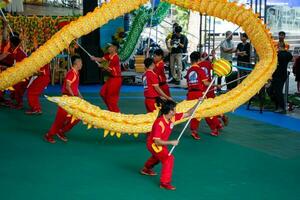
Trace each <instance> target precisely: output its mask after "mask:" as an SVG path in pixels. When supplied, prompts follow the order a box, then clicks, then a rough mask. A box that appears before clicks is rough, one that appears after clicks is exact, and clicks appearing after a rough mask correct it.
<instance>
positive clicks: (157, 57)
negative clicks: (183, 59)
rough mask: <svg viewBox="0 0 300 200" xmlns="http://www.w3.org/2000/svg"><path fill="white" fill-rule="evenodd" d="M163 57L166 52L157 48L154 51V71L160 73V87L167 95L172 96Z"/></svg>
mask: <svg viewBox="0 0 300 200" xmlns="http://www.w3.org/2000/svg"><path fill="white" fill-rule="evenodd" d="M163 58H164V52H163V50H162V49H157V50H155V51H154V63H155V68H154V70H153V71H154V72H155V73H156V74H157V75H158V80H159V87H160V88H161V90H162V91H163V92H164V93H165V94H166V95H168V96H169V97H170V96H171V95H170V89H169V86H168V84H167V77H166V74H165V63H164V61H163Z"/></svg>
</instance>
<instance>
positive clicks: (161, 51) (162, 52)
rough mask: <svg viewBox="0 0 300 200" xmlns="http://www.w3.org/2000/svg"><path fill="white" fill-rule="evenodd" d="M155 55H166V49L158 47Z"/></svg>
mask: <svg viewBox="0 0 300 200" xmlns="http://www.w3.org/2000/svg"><path fill="white" fill-rule="evenodd" d="M154 55H157V56H161V57H164V51H163V50H162V49H156V50H155V51H154Z"/></svg>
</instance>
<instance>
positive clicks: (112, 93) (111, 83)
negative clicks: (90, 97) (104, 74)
mask: <svg viewBox="0 0 300 200" xmlns="http://www.w3.org/2000/svg"><path fill="white" fill-rule="evenodd" d="M121 86H122V78H121V77H110V78H109V79H107V81H106V82H105V84H104V85H103V87H102V88H101V91H100V96H101V97H102V99H103V101H104V103H105V104H106V106H107V108H108V110H109V111H112V112H120V109H119V107H118V101H119V99H120V89H121Z"/></svg>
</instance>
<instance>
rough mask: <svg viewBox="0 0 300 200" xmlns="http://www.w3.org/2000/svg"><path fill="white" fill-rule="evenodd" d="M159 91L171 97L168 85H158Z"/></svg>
mask: <svg viewBox="0 0 300 200" xmlns="http://www.w3.org/2000/svg"><path fill="white" fill-rule="evenodd" d="M159 87H160V89H161V90H162V91H163V92H164V93H165V94H166V95H167V96H169V97H170V96H171V93H170V88H169V85H168V84H167V83H165V84H163V85H160V86H159Z"/></svg>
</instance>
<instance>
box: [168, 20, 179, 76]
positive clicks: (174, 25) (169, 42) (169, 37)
mask: <svg viewBox="0 0 300 200" xmlns="http://www.w3.org/2000/svg"><path fill="white" fill-rule="evenodd" d="M177 26H179V24H178V23H174V24H173V29H172V32H171V33H169V35H168V36H167V37H166V40H165V43H166V47H167V49H168V52H169V53H168V56H166V58H165V61H167V62H169V63H170V54H171V49H172V47H171V38H172V36H173V35H174V34H175V28H176V27H177ZM168 70H169V81H170V80H172V79H173V77H172V73H171V69H170V65H169V67H168Z"/></svg>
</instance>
